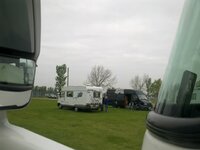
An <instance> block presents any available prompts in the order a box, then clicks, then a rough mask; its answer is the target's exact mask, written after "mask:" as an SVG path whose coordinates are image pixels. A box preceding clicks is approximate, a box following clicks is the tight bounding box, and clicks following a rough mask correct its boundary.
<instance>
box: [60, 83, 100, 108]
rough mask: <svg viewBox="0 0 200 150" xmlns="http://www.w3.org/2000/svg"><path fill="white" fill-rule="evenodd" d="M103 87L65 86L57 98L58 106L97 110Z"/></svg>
mask: <svg viewBox="0 0 200 150" xmlns="http://www.w3.org/2000/svg"><path fill="white" fill-rule="evenodd" d="M102 97H103V88H102V87H96V86H67V87H64V88H63V90H62V94H61V97H59V98H58V107H59V108H62V107H63V106H66V107H71V108H74V110H75V111H78V109H89V110H98V109H99V108H100V107H101V105H102Z"/></svg>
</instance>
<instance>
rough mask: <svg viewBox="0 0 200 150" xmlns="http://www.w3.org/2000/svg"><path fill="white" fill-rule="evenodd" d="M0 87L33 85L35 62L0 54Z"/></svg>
mask: <svg viewBox="0 0 200 150" xmlns="http://www.w3.org/2000/svg"><path fill="white" fill-rule="evenodd" d="M0 72H1V73H0V89H2V87H5V86H9V85H22V86H25V85H33V82H34V75H35V62H34V61H32V60H28V59H24V58H10V57H4V56H0Z"/></svg>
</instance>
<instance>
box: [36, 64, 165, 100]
mask: <svg viewBox="0 0 200 150" xmlns="http://www.w3.org/2000/svg"><path fill="white" fill-rule="evenodd" d="M66 72H67V66H66V65H65V64H63V65H60V66H59V65H57V66H56V74H57V76H56V77H55V81H56V83H55V88H52V87H50V88H47V87H45V86H41V87H39V86H36V87H34V89H33V96H45V95H51V94H55V95H61V90H62V88H63V87H64V86H65V84H66V79H67V76H66ZM67 74H69V73H67ZM67 82H69V81H67ZM116 83H117V78H116V76H115V75H113V73H112V71H111V70H110V69H107V68H105V67H104V66H101V65H96V66H94V67H92V69H91V71H90V73H89V74H88V76H87V79H86V81H85V82H84V83H83V84H84V85H90V86H100V87H103V88H114V85H115V84H116ZM161 83H162V81H161V79H156V80H154V81H153V80H152V78H151V77H149V75H147V74H144V75H143V76H139V75H136V76H134V77H133V78H132V79H131V80H130V85H131V87H132V88H133V89H134V90H141V91H143V92H144V93H146V95H147V97H157V96H158V92H159V89H160V86H161Z"/></svg>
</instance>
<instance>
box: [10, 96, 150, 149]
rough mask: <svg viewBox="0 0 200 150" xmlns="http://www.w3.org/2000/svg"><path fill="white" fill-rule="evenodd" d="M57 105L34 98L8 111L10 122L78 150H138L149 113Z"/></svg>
mask: <svg viewBox="0 0 200 150" xmlns="http://www.w3.org/2000/svg"><path fill="white" fill-rule="evenodd" d="M56 104H57V102H56V101H53V100H48V99H33V100H32V101H31V103H30V104H29V105H28V107H26V108H24V109H21V110H13V111H9V112H8V118H9V121H10V122H11V123H13V124H15V125H18V126H21V127H24V128H26V129H29V130H31V131H33V132H35V133H38V134H41V135H43V136H45V137H48V138H50V139H53V140H55V141H57V142H59V143H62V144H64V145H67V146H69V147H72V148H74V149H77V150H94V149H95V150H104V149H105V150H140V149H141V145H142V139H143V135H144V132H145V118H146V115H147V113H148V112H145V111H131V110H128V109H120V108H111V107H110V108H109V112H108V113H106V112H100V111H94V112H74V111H73V110H68V109H62V110H60V109H58V108H57V106H56Z"/></svg>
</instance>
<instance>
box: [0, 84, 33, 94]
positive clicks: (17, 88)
mask: <svg viewBox="0 0 200 150" xmlns="http://www.w3.org/2000/svg"><path fill="white" fill-rule="evenodd" d="M32 88H33V86H32V85H21V84H10V83H9V84H2V83H0V90H2V91H13V92H23V91H28V90H32Z"/></svg>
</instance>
